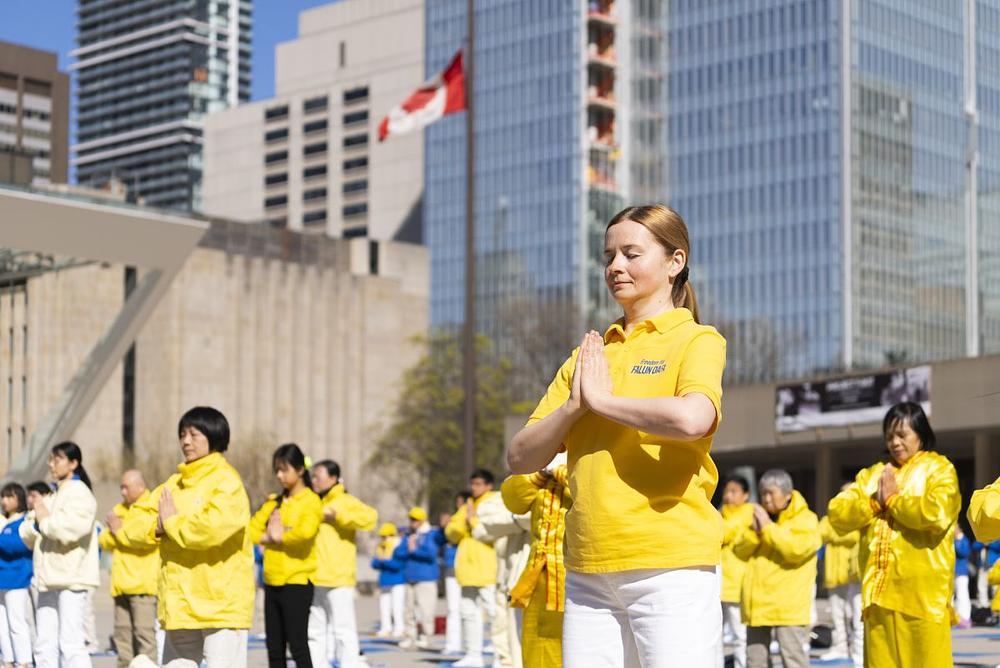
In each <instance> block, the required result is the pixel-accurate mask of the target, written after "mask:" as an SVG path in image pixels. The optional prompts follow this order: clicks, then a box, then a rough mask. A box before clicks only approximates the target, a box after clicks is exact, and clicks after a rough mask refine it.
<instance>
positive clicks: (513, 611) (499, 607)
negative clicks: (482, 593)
mask: <svg viewBox="0 0 1000 668" xmlns="http://www.w3.org/2000/svg"><path fill="white" fill-rule="evenodd" d="M495 601H496V607H495V609H494V614H493V623H492V624H491V625H490V639H491V640H492V641H493V666H494V667H495V668H496V667H499V668H523V665H524V658H523V656H522V654H521V620H520V619H519V618H518V614H517V613H519V612H521V609H520V608H512V607H510V604H509V603H508V602H507V593H506V592H502V591H499V590H497V592H496V599H495Z"/></svg>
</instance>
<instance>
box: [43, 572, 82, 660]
mask: <svg viewBox="0 0 1000 668" xmlns="http://www.w3.org/2000/svg"><path fill="white" fill-rule="evenodd" d="M86 608H87V592H86V591H85V590H81V591H71V590H69V589H50V590H49V591H41V592H38V609H37V610H36V612H35V625H36V626H37V627H38V637H37V639H36V640H35V665H36V666H37V667H38V668H59V667H60V666H61V668H84V667H89V666H91V665H92V664H91V663H90V654H89V653H88V652H87V644H86V636H85V630H84V623H85V621H84V616H85V615H86ZM60 656H61V657H62V661H60Z"/></svg>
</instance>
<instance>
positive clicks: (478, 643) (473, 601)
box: [444, 469, 497, 668]
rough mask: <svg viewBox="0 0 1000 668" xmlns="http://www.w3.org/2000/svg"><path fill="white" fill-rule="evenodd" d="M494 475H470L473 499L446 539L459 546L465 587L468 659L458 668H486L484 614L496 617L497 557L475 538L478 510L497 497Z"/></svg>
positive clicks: (454, 518) (457, 570)
mask: <svg viewBox="0 0 1000 668" xmlns="http://www.w3.org/2000/svg"><path fill="white" fill-rule="evenodd" d="M493 484H494V478H493V474H492V473H490V472H489V471H487V470H486V469H476V470H475V471H473V472H472V475H470V476H469V490H470V491H471V492H472V498H471V499H469V501H468V502H467V503H466V504H465V507H464V508H460V509H459V510H458V511H456V512H455V514H454V515H452V516H451V521H449V522H448V526H447V527H445V530H444V532H445V537H447V539H448V540H449V542H451V543H455V544H457V545H458V553H457V554H456V555H455V577H456V578H457V579H458V584H459V585H461V587H462V602H461V612H462V643H463V644H464V645H465V647H464V648H463V649H464V650H465V656H463V657H462V658H461V659H459V660H458V661H457V662H455V663H454V664H453V665H454V666H455V668H483V666H484V665H485V664H484V663H483V614H484V613H485V614H486V615H488V616H489V617H490V618H492V617H493V615H494V612H495V611H494V608H495V606H494V597H495V595H496V583H497V556H496V551H495V550H494V549H493V546H492V545H491V544H490V543H487V542H484V541H480V540H478V539H476V538H475V537H474V536H473V535H472V530H473V528H474V527H475V526H476V524H477V523H478V521H479V520H478V519H477V517H476V508H478V507H479V505H480V504H482V503H483V502H484V501H485V500H487V499H489V498H491V497H492V496H494V495H495V494H496V492H494V491H493Z"/></svg>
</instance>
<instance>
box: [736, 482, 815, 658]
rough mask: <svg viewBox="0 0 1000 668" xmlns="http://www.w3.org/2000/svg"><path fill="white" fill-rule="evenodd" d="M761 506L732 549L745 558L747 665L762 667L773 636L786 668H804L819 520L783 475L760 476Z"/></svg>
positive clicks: (744, 606) (744, 612) (744, 589)
mask: <svg viewBox="0 0 1000 668" xmlns="http://www.w3.org/2000/svg"><path fill="white" fill-rule="evenodd" d="M758 490H759V492H760V500H761V505H759V506H754V509H753V519H752V520H751V525H750V526H749V527H746V528H745V529H743V531H742V532H741V533H740V535H739V537H738V538H737V539H736V544H735V546H734V550H735V552H736V554H737V555H739V556H740V557H742V558H744V559H747V560H748V561H747V569H746V573H745V574H744V576H743V591H742V596H741V612H742V617H743V622H744V623H745V624H746V625H747V667H748V668H766V667H767V666H768V665H769V662H770V654H769V652H768V646H769V645H770V643H771V631H772V629H773V630H774V632H775V635H776V636H777V640H778V647H779V649H780V651H781V661H782V664H783V665H784V666H785V668H808V666H809V656H808V654H807V652H806V649H805V648H806V647H807V646H808V644H809V617H810V609H811V607H812V591H813V584H814V583H815V581H816V552H817V551H818V550H819V548H820V545H821V540H820V535H819V520H818V519H817V518H816V514H815V513H813V512H812V511H811V510H809V506H808V505H807V504H806V501H805V499H803V498H802V495H801V494H799V493H798V492H797V491H795V490H794V489H793V488H792V477H791V476H790V475H788V472H787V471H783V470H781V469H771V470H769V471H766V472H765V473H764V475H762V476H761V478H760V484H759V486H758Z"/></svg>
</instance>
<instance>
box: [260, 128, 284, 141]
mask: <svg viewBox="0 0 1000 668" xmlns="http://www.w3.org/2000/svg"><path fill="white" fill-rule="evenodd" d="M282 139H288V128H278V129H277V130H270V131H268V132H267V133H266V134H265V135H264V141H265V142H267V143H268V144H270V143H272V142H276V141H281V140H282Z"/></svg>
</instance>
